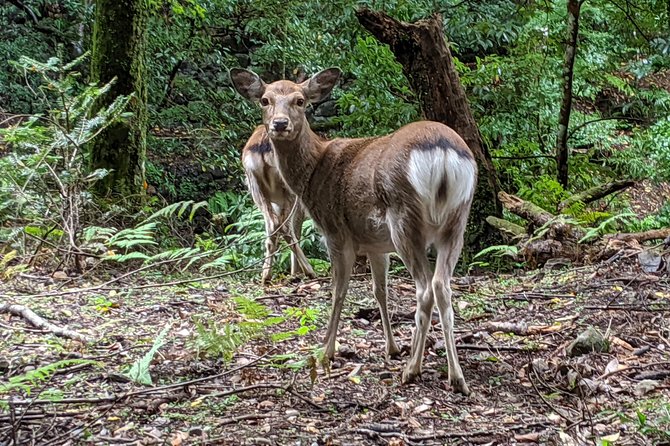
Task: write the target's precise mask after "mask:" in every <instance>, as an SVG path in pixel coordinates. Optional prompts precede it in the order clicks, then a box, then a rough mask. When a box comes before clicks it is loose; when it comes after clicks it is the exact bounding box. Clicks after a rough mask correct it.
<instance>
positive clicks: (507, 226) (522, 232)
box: [486, 215, 528, 239]
mask: <svg viewBox="0 0 670 446" xmlns="http://www.w3.org/2000/svg"><path fill="white" fill-rule="evenodd" d="M486 223H488V224H490V225H491V226H493V227H494V228H496V229H497V230H498V231H500V232H501V233H502V234H504V235H506V236H508V237H510V238H512V239H520V238H523V237H525V236H526V235H528V233H527V232H526V228H524V227H523V226H520V225H517V224H516V223H512V222H511V221H507V220H505V219H502V218H498V217H494V216H492V215H489V216H488V217H486Z"/></svg>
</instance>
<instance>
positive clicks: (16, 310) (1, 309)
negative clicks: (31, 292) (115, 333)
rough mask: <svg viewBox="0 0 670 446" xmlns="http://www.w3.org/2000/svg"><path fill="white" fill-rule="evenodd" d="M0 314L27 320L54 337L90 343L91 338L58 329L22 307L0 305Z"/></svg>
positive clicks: (66, 329) (64, 329)
mask: <svg viewBox="0 0 670 446" xmlns="http://www.w3.org/2000/svg"><path fill="white" fill-rule="evenodd" d="M0 313H10V314H13V315H14V316H20V317H22V318H24V319H25V320H27V321H28V322H30V323H31V324H32V325H33V326H35V327H37V328H43V329H45V330H47V331H50V332H51V333H53V334H55V335H56V336H61V337H65V338H70V339H76V340H77V341H81V342H91V338H89V337H88V336H84V335H83V334H80V333H77V332H76V331H72V330H70V329H68V328H63V327H59V326H57V325H54V324H52V323H51V322H47V321H46V320H44V319H43V318H41V317H40V316H38V315H37V314H35V312H34V311H32V310H31V309H30V308H28V307H26V306H23V305H16V304H0Z"/></svg>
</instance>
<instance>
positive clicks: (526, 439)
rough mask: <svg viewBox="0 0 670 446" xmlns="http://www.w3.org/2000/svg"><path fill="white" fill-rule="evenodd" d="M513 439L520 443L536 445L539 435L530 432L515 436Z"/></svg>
mask: <svg viewBox="0 0 670 446" xmlns="http://www.w3.org/2000/svg"><path fill="white" fill-rule="evenodd" d="M514 439H515V440H516V441H520V442H522V443H537V441H538V440H539V439H540V434H539V433H538V432H530V433H528V434H515V435H514Z"/></svg>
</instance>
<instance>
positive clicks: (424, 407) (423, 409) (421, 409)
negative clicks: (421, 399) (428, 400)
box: [412, 404, 433, 414]
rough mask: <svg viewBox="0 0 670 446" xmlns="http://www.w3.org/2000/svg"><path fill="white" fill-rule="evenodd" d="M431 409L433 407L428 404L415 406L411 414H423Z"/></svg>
mask: <svg viewBox="0 0 670 446" xmlns="http://www.w3.org/2000/svg"><path fill="white" fill-rule="evenodd" d="M431 407H433V406H432V405H430V404H421V405H419V406H416V407H415V408H414V410H413V411H412V413H415V414H419V413H423V412H426V411H428V410H430V409H431Z"/></svg>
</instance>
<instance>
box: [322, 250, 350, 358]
mask: <svg viewBox="0 0 670 446" xmlns="http://www.w3.org/2000/svg"><path fill="white" fill-rule="evenodd" d="M328 253H329V254H330V262H331V269H332V277H333V279H332V280H333V283H332V286H333V303H332V309H331V312H330V320H329V321H328V329H327V330H326V339H325V341H324V356H325V357H326V358H329V359H332V358H333V357H334V356H335V340H336V338H337V326H338V324H339V322H340V314H341V313H342V305H343V304H344V298H345V296H346V295H347V289H348V288H349V278H350V277H351V268H352V267H353V266H354V261H355V260H356V254H355V252H354V250H353V248H352V247H350V246H343V247H339V246H337V247H335V246H332V245H331V244H330V243H328Z"/></svg>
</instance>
